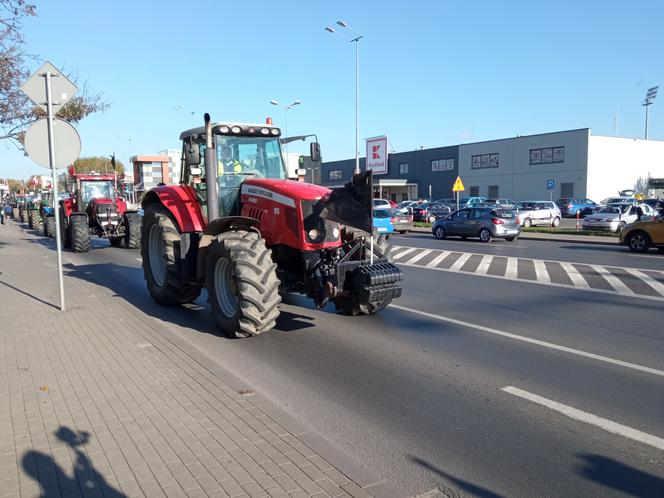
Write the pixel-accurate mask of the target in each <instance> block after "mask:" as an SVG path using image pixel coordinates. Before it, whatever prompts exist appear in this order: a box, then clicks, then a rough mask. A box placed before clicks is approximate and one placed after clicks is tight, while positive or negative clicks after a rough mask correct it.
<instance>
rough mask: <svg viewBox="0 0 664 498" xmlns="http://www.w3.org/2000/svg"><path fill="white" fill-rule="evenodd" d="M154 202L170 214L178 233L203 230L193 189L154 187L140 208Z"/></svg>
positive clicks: (203, 223)
mask: <svg viewBox="0 0 664 498" xmlns="http://www.w3.org/2000/svg"><path fill="white" fill-rule="evenodd" d="M155 202H161V204H163V205H164V207H165V208H166V209H168V210H169V211H170V212H171V214H172V215H173V218H175V221H176V223H177V224H178V228H179V230H180V233H186V232H203V231H204V230H205V228H206V222H205V218H203V213H202V211H201V206H200V203H199V202H198V199H197V198H196V191H195V190H194V189H193V188H191V187H187V186H174V185H164V186H162V187H155V188H153V189H152V190H150V191H149V192H148V193H147V194H145V198H144V199H143V202H142V203H141V206H142V207H143V209H146V208H147V207H148V206H149V205H150V204H153V203H155Z"/></svg>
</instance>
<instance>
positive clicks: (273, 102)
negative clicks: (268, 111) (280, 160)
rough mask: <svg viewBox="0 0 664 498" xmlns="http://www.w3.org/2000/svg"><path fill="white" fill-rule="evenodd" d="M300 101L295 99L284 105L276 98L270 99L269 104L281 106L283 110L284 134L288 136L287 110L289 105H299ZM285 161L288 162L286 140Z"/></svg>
mask: <svg viewBox="0 0 664 498" xmlns="http://www.w3.org/2000/svg"><path fill="white" fill-rule="evenodd" d="M301 103H302V101H301V100H300V99H297V100H296V101H295V102H293V103H292V104H288V105H284V104H280V103H279V102H278V101H277V100H270V104H272V105H276V106H277V107H281V108H282V109H283V110H284V136H285V137H288V111H289V110H290V108H291V107H295V106H296V105H300V104H301ZM286 162H288V142H286Z"/></svg>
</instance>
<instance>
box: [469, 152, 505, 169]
mask: <svg viewBox="0 0 664 498" xmlns="http://www.w3.org/2000/svg"><path fill="white" fill-rule="evenodd" d="M498 166H500V154H498V153H495V154H481V155H478V156H473V157H472V162H471V165H470V167H471V169H483V168H497V167H498Z"/></svg>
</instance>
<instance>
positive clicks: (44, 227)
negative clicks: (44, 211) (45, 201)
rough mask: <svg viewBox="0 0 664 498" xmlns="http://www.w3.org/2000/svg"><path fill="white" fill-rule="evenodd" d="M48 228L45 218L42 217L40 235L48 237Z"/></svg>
mask: <svg viewBox="0 0 664 498" xmlns="http://www.w3.org/2000/svg"><path fill="white" fill-rule="evenodd" d="M47 228H48V226H47V225H46V216H44V217H42V234H43V235H44V237H48V232H47Z"/></svg>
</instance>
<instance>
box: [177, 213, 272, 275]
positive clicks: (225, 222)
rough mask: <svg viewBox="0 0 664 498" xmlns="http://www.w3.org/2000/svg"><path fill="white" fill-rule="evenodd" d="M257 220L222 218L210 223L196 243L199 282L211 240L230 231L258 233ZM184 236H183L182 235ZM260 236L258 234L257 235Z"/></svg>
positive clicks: (243, 217)
mask: <svg viewBox="0 0 664 498" xmlns="http://www.w3.org/2000/svg"><path fill="white" fill-rule="evenodd" d="M257 225H258V220H257V219H255V218H248V217H246V216H224V217H223V218H217V219H216V220H213V221H212V223H210V224H209V225H208V226H207V228H206V229H205V232H203V234H202V235H201V238H200V240H199V242H198V254H197V257H196V276H197V278H198V279H199V280H203V279H204V278H205V268H206V266H207V252H208V249H209V246H210V244H211V243H212V240H213V239H214V238H215V237H216V236H217V235H219V234H222V233H224V232H228V231H230V230H244V231H250V230H251V231H255V232H258V229H257V228H256V226H257ZM182 235H184V234H182ZM259 235H260V233H259Z"/></svg>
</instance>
